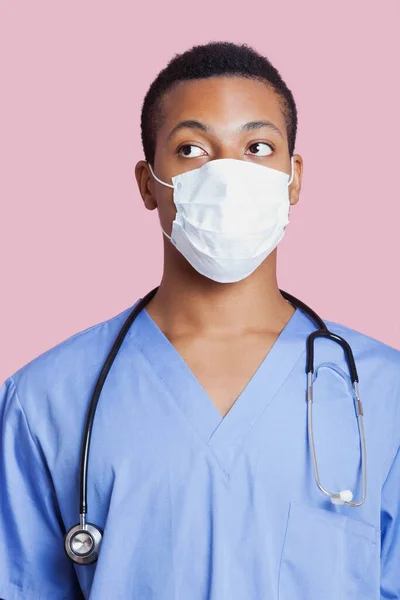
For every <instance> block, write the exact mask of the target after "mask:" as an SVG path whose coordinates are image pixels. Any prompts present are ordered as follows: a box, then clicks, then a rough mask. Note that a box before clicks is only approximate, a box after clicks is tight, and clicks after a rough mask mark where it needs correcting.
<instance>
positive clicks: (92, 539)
mask: <svg viewBox="0 0 400 600" xmlns="http://www.w3.org/2000/svg"><path fill="white" fill-rule="evenodd" d="M157 290H158V287H156V288H154V289H153V290H151V292H149V293H148V294H147V295H146V296H145V297H144V298H142V299H141V300H140V301H139V302H138V303H137V304H136V305H135V307H134V308H133V310H132V311H131V312H130V314H129V316H128V318H127V319H126V321H125V323H124V324H123V326H122V327H121V330H120V332H119V333H118V335H117V337H116V339H115V342H114V344H113V346H112V348H111V350H110V353H109V355H108V356H107V359H106V361H105V363H104V365H103V368H102V369H101V372H100V375H99V377H98V379H97V383H96V386H95V388H94V391H93V395H92V399H91V401H90V405H89V410H88V413H87V417H86V423H85V430H84V435H83V440H82V447H81V457H80V474H79V483H80V509H79V512H80V521H79V524H77V525H74V526H73V527H71V529H69V531H67V533H66V534H65V537H64V548H65V551H66V553H67V555H68V556H69V557H70V558H71V560H72V561H73V562H74V563H77V564H79V565H90V564H92V563H94V562H96V560H97V558H98V555H99V550H100V545H101V540H102V537H103V531H102V529H101V528H100V527H97V525H94V524H93V523H87V522H86V514H87V479H88V458H89V448H90V440H91V435H92V429H93V421H94V416H95V413H96V407H97V403H98V401H99V397H100V393H101V390H102V388H103V385H104V382H105V380H106V377H107V375H108V372H109V370H110V369H111V366H112V364H113V362H114V359H115V357H116V355H117V353H118V350H119V349H120V347H121V344H122V342H123V341H124V338H125V336H126V334H127V333H128V330H129V328H130V327H131V325H132V323H133V322H134V320H135V319H136V317H137V316H138V314H139V313H140V311H141V310H142V309H143V308H144V307H145V306H146V304H147V303H148V302H150V300H151V299H152V298H153V297H154V295H155V294H156V292H157ZM280 292H281V294H282V296H283V297H284V298H285V299H286V300H288V301H289V302H290V303H291V304H292V305H293V306H294V307H295V308H299V309H300V310H302V311H303V312H305V313H306V314H307V315H308V316H309V317H310V319H311V320H312V321H314V323H315V324H316V326H317V327H318V329H317V330H316V331H314V332H312V333H311V334H310V335H309V336H308V338H307V362H306V373H307V396H306V399H307V413H308V418H307V430H308V440H309V444H310V448H311V454H312V462H313V468H314V475H315V479H316V482H317V485H318V487H319V489H320V490H321V492H323V493H324V494H326V495H327V496H329V497H330V499H331V502H332V503H333V504H346V505H348V506H360V505H361V504H362V503H363V502H364V501H365V496H366V487H367V474H366V451H365V436H364V425H363V420H362V416H363V407H362V403H361V400H360V397H359V393H358V375H357V369H356V365H355V361H354V356H353V353H352V351H351V348H350V346H349V344H348V343H347V342H346V341H345V340H344V339H343V338H342V337H340V336H339V335H336V334H335V333H332V332H331V331H329V329H328V328H327V327H326V325H325V323H324V321H323V320H322V319H321V318H320V317H319V316H318V315H317V313H315V312H314V311H313V310H312V309H311V308H310V307H309V306H307V305H306V304H304V302H302V301H301V300H298V299H297V298H295V297H294V296H292V295H291V294H288V293H287V292H284V291H283V290H280ZM318 337H324V338H328V339H330V340H332V341H334V342H336V343H338V344H340V346H341V347H342V348H343V350H344V352H345V356H346V360H347V364H348V367H349V371H350V376H351V380H352V383H353V388H354V399H355V409H356V415H357V421H358V432H359V437H360V440H361V463H362V498H361V500H360V501H359V502H352V499H353V493H352V492H351V491H350V490H342V491H341V492H337V493H335V492H329V491H328V490H326V489H325V488H324V487H323V486H322V484H321V481H320V477H319V473H318V466H317V459H316V455H315V446H314V434H313V423H312V405H313V372H314V340H315V339H316V338H318Z"/></svg>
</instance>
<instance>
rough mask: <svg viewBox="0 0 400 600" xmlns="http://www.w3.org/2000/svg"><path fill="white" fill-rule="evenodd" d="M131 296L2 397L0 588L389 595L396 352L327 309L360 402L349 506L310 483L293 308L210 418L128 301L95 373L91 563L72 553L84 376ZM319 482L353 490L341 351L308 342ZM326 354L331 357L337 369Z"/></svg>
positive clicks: (153, 594) (48, 598) (229, 599)
mask: <svg viewBox="0 0 400 600" xmlns="http://www.w3.org/2000/svg"><path fill="white" fill-rule="evenodd" d="M131 310H132V307H129V308H127V309H126V310H125V311H123V312H122V313H120V314H118V315H116V316H114V317H113V318H111V319H109V320H107V321H104V322H102V323H98V324H96V325H94V326H93V327H89V328H88V329H86V330H84V331H81V332H79V333H77V334H76V335H73V336H72V337H70V338H68V339H67V340H65V341H63V342H62V343H60V344H58V345H57V346H55V347H53V348H51V349H50V350H48V351H47V352H44V353H43V354H41V355H40V356H38V357H37V358H35V359H34V360H32V361H31V362H29V363H28V364H26V365H24V366H23V367H22V368H21V369H19V370H18V371H17V372H15V373H14V374H13V375H12V376H11V377H9V378H8V379H7V380H6V381H5V382H4V384H3V386H2V387H1V391H0V436H1V437H0V440H1V447H0V501H1V505H0V509H1V510H0V598H3V599H5V600H61V599H63V600H67V599H68V600H69V599H71V600H72V599H78V598H82V597H84V598H86V599H87V598H90V599H92V600H111V599H112V600H119V599H121V600H122V599H123V600H126V599H127V598H132V599H135V600H151V599H154V600H278V598H279V600H297V599H299V600H300V599H306V600H321V599H322V598H323V599H324V600H337V599H338V598H343V599H344V600H352V599H357V600H359V599H361V598H362V599H363V600H381V599H382V598H385V599H389V598H390V599H394V598H400V454H399V446H400V410H399V399H400V351H398V350H396V349H394V348H392V347H390V346H388V345H385V344H383V343H382V342H379V341H377V340H375V339H372V338H371V337H368V336H366V335H364V334H362V333H359V332H357V331H354V330H352V329H350V328H348V327H344V326H342V325H339V324H337V323H333V322H330V321H327V322H326V323H327V325H328V327H329V328H330V329H331V330H332V331H333V332H335V333H337V334H339V335H341V336H343V337H344V338H345V339H346V340H347V341H348V342H349V343H350V345H351V347H352V349H353V352H354V356H355V360H356V364H357V368H358V373H359V378H360V396H361V399H362V401H363V404H364V425H365V437H366V448H367V470H368V474H367V477H368V488H367V499H366V502H365V503H364V504H363V505H362V506H361V507H358V508H355V507H349V506H335V505H333V504H332V503H331V502H330V500H329V498H328V497H326V496H325V495H324V494H322V492H321V491H320V490H319V489H318V487H317V485H316V482H315V479H314V474H313V467H312V461H311V456H310V449H309V445H308V441H307V403H306V400H305V397H306V396H305V390H306V381H307V378H306V373H305V360H306V346H305V342H306V338H307V336H308V335H309V334H310V333H311V332H312V331H314V329H315V325H314V324H313V322H312V321H311V320H310V319H309V318H308V317H307V316H306V315H305V314H304V313H303V312H301V311H300V310H299V309H297V310H296V311H295V312H294V314H293V315H292V317H291V318H290V320H289V322H288V323H287V325H286V326H285V328H284V329H283V331H282V332H281V334H280V336H279V338H278V339H277V341H276V343H275V344H274V346H273V347H272V349H271V350H270V352H269V353H268V355H267V356H266V358H265V359H264V361H263V362H262V364H261V365H260V367H259V368H258V370H257V371H256V373H255V374H254V376H253V378H252V379H251V380H250V382H249V383H248V385H247V386H246V387H245V389H244V390H243V392H242V393H241V395H240V396H239V398H238V399H237V401H236V402H235V404H234V405H233V407H232V409H231V410H230V411H229V412H228V413H227V415H226V416H225V417H224V418H222V417H221V415H220V414H219V412H218V410H217V408H216V407H215V406H214V404H213V403H212V401H211V399H210V398H209V397H208V395H207V394H206V393H205V391H204V389H203V388H202V387H201V385H200V383H199V382H198V380H197V379H196V378H195V377H194V375H193V373H192V372H191V370H190V369H189V367H188V366H187V364H186V363H185V361H184V360H183V358H182V357H181V356H180V354H179V353H178V352H177V350H175V348H174V346H173V345H172V344H171V343H170V342H169V340H168V339H167V338H166V337H165V335H164V334H163V333H162V332H161V330H160V329H159V327H158V326H157V325H156V323H155V322H154V321H153V320H152V318H151V317H150V315H149V314H148V313H147V311H146V310H145V309H144V310H142V311H141V313H140V314H139V316H138V317H137V319H136V321H135V322H134V324H133V325H132V327H131V329H130V331H129V333H128V335H127V336H126V338H125V340H124V342H123V344H122V347H121V349H120V351H119V353H118V355H117V358H116V360H115V362H114V364H113V366H112V368H111V371H110V372H109V374H108V377H107V380H106V382H105V385H104V388H103V391H102V394H101V397H100V401H99V404H98V409H97V413H96V418H95V422H94V428H93V436H92V442H91V452H90V459H89V480H88V508H89V510H88V515H87V519H88V521H89V522H93V523H95V524H96V525H98V526H99V527H101V528H102V529H103V530H104V537H103V542H102V546H101V549H100V555H99V559H98V562H97V563H95V564H93V565H90V566H78V565H74V564H73V563H72V562H71V561H70V560H69V558H68V557H67V555H66V554H65V551H64V541H63V536H64V533H65V531H66V530H68V529H69V528H70V527H71V526H72V525H74V524H76V523H77V522H78V521H79V477H78V476H79V473H78V470H79V457H80V448H81V440H82V434H83V429H84V422H85V417H86V413H87V409H88V406H89V402H90V398H91V394H92V391H93V387H94V385H95V382H96V379H97V377H98V374H99V372H100V369H101V367H102V365H103V362H104V360H105V359H106V357H107V355H108V353H109V350H110V348H111V346H112V343H113V342H114V340H115V337H116V335H117V333H118V331H119V329H120V327H121V326H122V324H123V322H124V321H125V319H126V317H127V316H128V314H129V312H130V311H131ZM315 365H316V367H318V368H317V370H316V374H315V375H316V376H315V383H314V386H315V387H314V400H315V403H314V409H313V416H314V432H315V445H316V451H317V459H318V467H319V471H320V476H321V482H322V485H323V486H324V487H325V488H327V489H329V490H331V491H335V492H336V491H339V490H343V489H347V488H348V489H351V490H352V491H353V493H354V500H355V501H357V500H358V499H360V497H361V470H360V444H359V435H358V426H357V419H356V414H355V409H354V403H353V399H352V396H351V394H350V390H351V382H350V379H349V376H348V369H347V364H346V361H345V357H344V354H343V350H342V348H341V347H340V346H338V345H337V344H334V343H333V342H330V341H329V340H325V339H318V340H317V342H316V345H315ZM336 365H337V366H336Z"/></svg>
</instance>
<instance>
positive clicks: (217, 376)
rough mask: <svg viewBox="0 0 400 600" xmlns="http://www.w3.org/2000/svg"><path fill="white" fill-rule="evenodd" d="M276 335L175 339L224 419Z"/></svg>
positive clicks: (189, 365)
mask: <svg viewBox="0 0 400 600" xmlns="http://www.w3.org/2000/svg"><path fill="white" fill-rule="evenodd" d="M276 337H277V336H274V335H272V334H269V335H266V334H249V335H244V336H242V337H241V338H240V339H235V340H229V341H226V340H219V339H214V340H210V339H207V340H204V339H201V338H198V339H195V340H190V341H185V340H172V343H173V345H174V347H175V349H176V350H177V351H178V352H179V354H180V355H181V356H182V358H183V359H184V361H185V363H186V364H187V365H188V367H189V369H190V370H191V371H192V373H193V375H194V377H195V378H196V379H197V381H198V382H199V384H200V385H201V386H202V388H203V389H204V390H205V392H206V393H207V395H208V396H209V398H210V400H211V401H212V403H213V404H214V406H215V407H216V408H217V410H218V412H219V413H220V414H221V416H222V417H224V416H225V415H226V414H227V412H228V411H229V410H230V408H231V407H232V405H233V404H234V403H235V401H236V400H237V398H238V397H239V396H240V394H241V393H242V392H243V390H244V389H245V387H246V386H247V384H248V383H249V381H250V380H251V379H252V377H253V376H254V375H255V373H256V372H257V370H258V368H259V367H260V365H261V364H262V362H263V361H264V359H265V357H266V355H267V354H268V353H269V351H270V349H271V348H272V346H273V344H274V342H275V340H276Z"/></svg>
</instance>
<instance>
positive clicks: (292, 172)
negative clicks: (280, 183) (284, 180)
mask: <svg viewBox="0 0 400 600" xmlns="http://www.w3.org/2000/svg"><path fill="white" fill-rule="evenodd" d="M290 173H291V174H290V179H289V181H288V186H289V185H290V184H291V183H292V181H293V176H294V163H293V156H292V157H291V158H290Z"/></svg>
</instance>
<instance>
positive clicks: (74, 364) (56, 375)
mask: <svg viewBox="0 0 400 600" xmlns="http://www.w3.org/2000/svg"><path fill="white" fill-rule="evenodd" d="M139 300H140V299H138V300H137V301H136V302H135V303H134V304H133V305H132V306H130V307H128V308H126V309H124V310H123V311H122V312H120V313H118V314H116V315H113V316H112V317H110V318H109V319H106V320H104V321H101V322H99V323H95V324H94V325H91V326H90V327H87V328H85V329H83V330H81V331H78V332H77V333H75V334H73V335H71V336H69V337H68V338H66V339H64V340H63V341H61V342H60V343H58V344H56V345H55V346H53V347H51V348H49V349H48V350H46V351H45V352H43V353H41V354H40V355H38V356H37V357H35V358H34V359H32V360H31V361H29V362H28V363H26V364H25V365H23V366H22V367H21V368H19V369H18V370H17V371H15V372H14V373H13V374H12V375H10V377H9V378H8V380H7V381H12V382H13V383H14V385H15V387H16V389H17V390H18V394H19V398H20V400H21V404H23V405H25V406H24V407H23V408H24V409H25V408H28V410H29V408H31V409H33V408H34V406H37V405H38V403H39V402H41V401H43V402H45V403H46V400H48V399H49V398H50V397H52V398H53V401H54V397H55V396H57V395H58V393H59V392H61V391H62V390H63V391H65V390H67V389H69V390H70V392H71V393H73V392H74V391H77V390H78V389H79V390H80V391H82V389H84V388H85V387H86V388H87V387H90V385H91V383H92V380H93V379H94V378H95V377H97V376H98V373H99V364H100V366H101V365H102V364H103V362H104V360H105V359H106V357H107V355H108V353H109V351H110V350H111V347H112V344H113V343H114V340H115V338H116V337H117V335H118V332H119V330H120V328H121V327H122V325H123V323H124V322H125V320H126V319H127V318H128V315H129V314H130V312H131V311H132V309H133V308H134V306H135V305H136V304H137V302H139ZM30 404H33V406H29V405H30Z"/></svg>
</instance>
